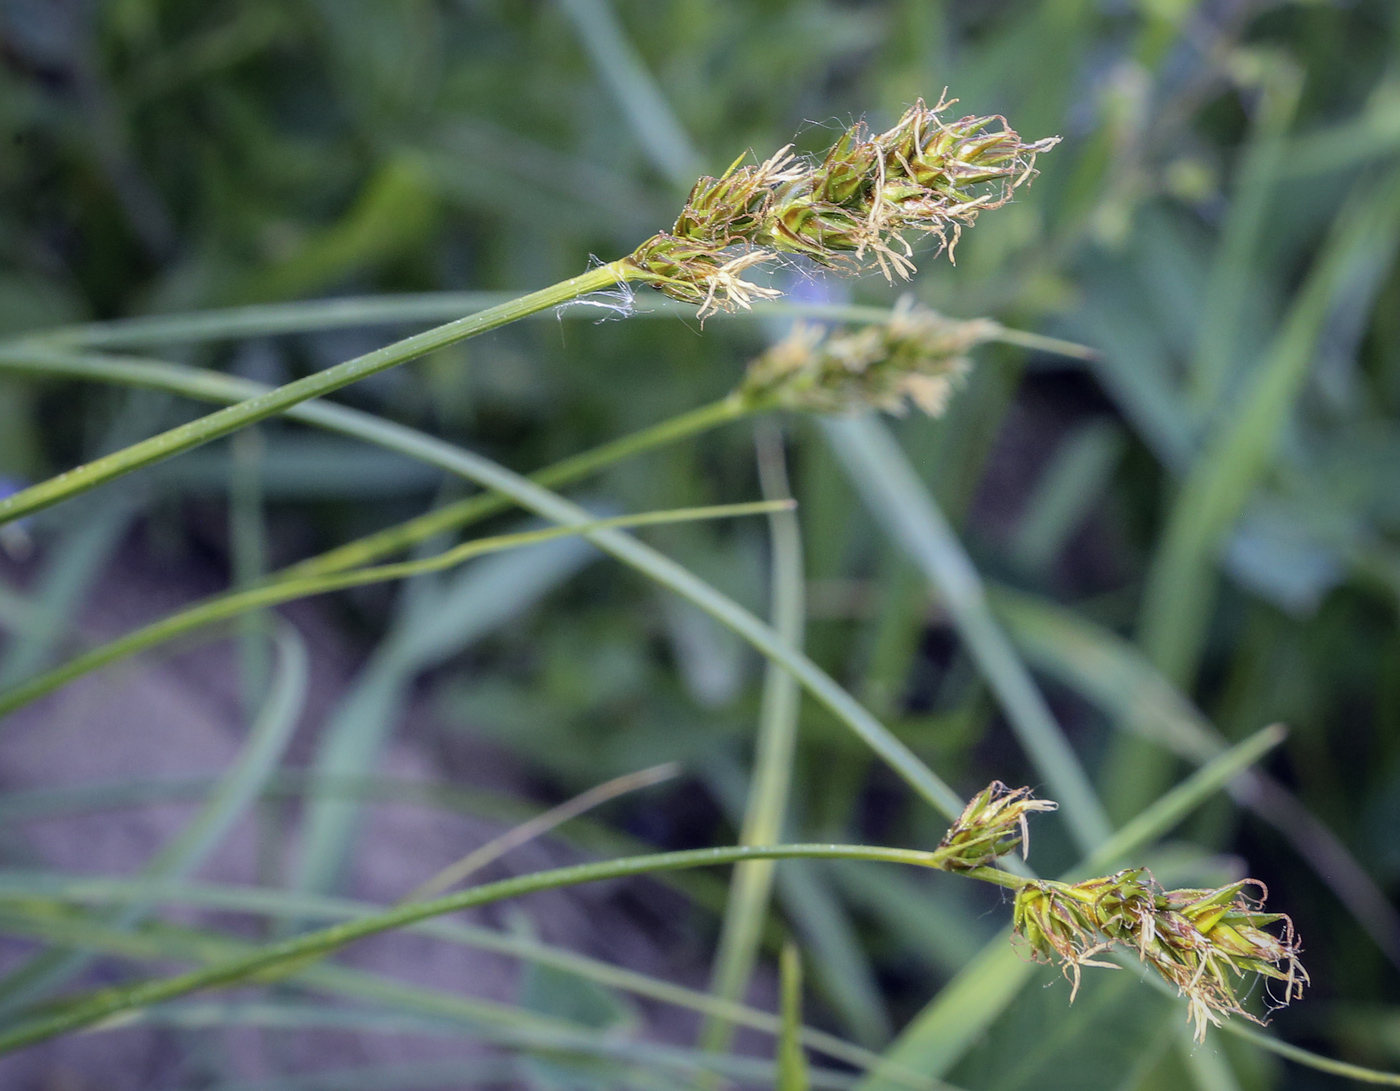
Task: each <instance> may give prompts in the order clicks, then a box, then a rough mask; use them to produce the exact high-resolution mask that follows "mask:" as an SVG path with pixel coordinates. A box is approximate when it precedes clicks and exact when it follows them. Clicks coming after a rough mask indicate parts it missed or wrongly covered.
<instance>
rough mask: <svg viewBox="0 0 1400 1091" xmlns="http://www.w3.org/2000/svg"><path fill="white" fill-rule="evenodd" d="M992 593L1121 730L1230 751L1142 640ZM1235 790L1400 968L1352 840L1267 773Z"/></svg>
mask: <svg viewBox="0 0 1400 1091" xmlns="http://www.w3.org/2000/svg"><path fill="white" fill-rule="evenodd" d="M988 591H989V594H990V601H991V603H992V606H993V609H995V610H996V612H997V614H998V615H999V616H1000V617H1001V619H1002V621H1003V622H1004V623H1005V624H1006V626H1007V629H1008V631H1009V632H1010V633H1011V637H1012V639H1013V640H1015V641H1016V643H1017V645H1018V646H1019V647H1020V648H1021V650H1022V652H1023V653H1024V654H1025V655H1026V657H1027V658H1028V659H1030V661H1031V662H1032V663H1033V664H1034V665H1035V666H1036V667H1037V668H1039V669H1040V670H1042V671H1045V672H1046V673H1048V674H1050V675H1051V676H1052V677H1054V678H1056V679H1058V680H1059V681H1060V682H1062V683H1063V684H1064V685H1066V686H1069V687H1070V688H1071V689H1073V690H1075V691H1076V692H1078V693H1080V694H1081V695H1083V696H1084V697H1085V698H1087V699H1088V700H1090V701H1092V702H1093V703H1094V704H1095V705H1097V706H1098V707H1099V708H1100V709H1102V710H1103V712H1104V713H1105V714H1106V715H1107V716H1108V717H1109V720H1110V722H1111V723H1112V724H1113V725H1114V726H1115V727H1117V728H1119V729H1122V730H1127V731H1132V732H1134V733H1135V734H1137V735H1138V736H1140V737H1141V738H1142V739H1144V740H1146V741H1148V742H1151V743H1153V744H1155V745H1156V746H1159V747H1161V748H1163V749H1165V750H1167V751H1168V752H1170V753H1173V754H1176V755H1177V756H1178V757H1182V758H1185V759H1186V760H1188V761H1191V762H1193V763H1195V764H1197V765H1200V764H1202V763H1203V762H1207V761H1209V760H1211V759H1212V758H1213V757H1215V756H1217V755H1219V754H1220V753H1222V752H1223V751H1224V749H1225V747H1226V745H1227V742H1226V740H1225V738H1224V736H1223V735H1221V734H1220V732H1219V731H1218V730H1216V728H1215V727H1214V725H1213V724H1211V723H1210V722H1209V721H1208V720H1207V719H1206V718H1205V716H1204V715H1203V714H1202V713H1201V712H1200V711H1199V710H1198V709H1197V708H1196V707H1195V706H1194V705H1193V704H1192V703H1191V702H1190V701H1188V700H1187V699H1186V697H1185V696H1183V695H1182V693H1181V691H1180V690H1178V689H1177V688H1176V687H1175V686H1173V685H1172V684H1171V683H1170V682H1168V681H1167V680H1166V679H1165V678H1164V677H1163V676H1162V675H1161V674H1160V673H1159V672H1158V671H1157V669H1156V668H1155V667H1153V666H1152V664H1151V663H1149V662H1148V661H1147V658H1146V657H1145V656H1144V655H1143V653H1142V652H1141V651H1140V650H1139V649H1138V648H1137V647H1136V646H1135V645H1133V644H1131V643H1130V642H1128V641H1127V640H1124V639H1123V638H1122V637H1120V636H1118V635H1117V634H1116V633H1113V632H1111V631H1109V630H1107V629H1104V628H1102V627H1100V626H1098V625H1095V624H1093V623H1092V622H1090V621H1087V620H1085V619H1084V618H1082V617H1080V616H1078V615H1077V614H1075V613H1073V612H1072V611H1069V610H1067V609H1065V608H1064V607H1061V606H1058V605H1056V604H1055V603H1052V602H1050V601H1049V600H1043V599H1038V598H1036V597H1034V596H1031V595H1027V594H1025V593H1024V592H1020V591H1014V590H1012V589H1010V588H1006V587H1000V586H995V585H993V586H991V587H989V588H988ZM1229 791H1230V794H1231V796H1232V797H1233V798H1234V799H1235V801H1236V802H1238V803H1239V804H1240V805H1242V806H1244V807H1248V808H1249V809H1250V810H1251V811H1253V812H1254V813H1255V814H1257V815H1258V816H1259V817H1260V818H1262V819H1263V820H1264V821H1266V822H1268V823H1269V824H1270V825H1272V826H1273V827H1274V828H1275V829H1277V830H1278V831H1279V832H1280V833H1282V834H1283V835H1284V836H1285V837H1286V838H1287V839H1288V840H1289V842H1290V843H1291V844H1292V845H1293V847H1294V849H1295V850H1296V851H1297V852H1298V854H1299V856H1300V857H1301V858H1302V859H1303V860H1304V861H1306V862H1307V864H1308V866H1309V867H1311V868H1312V869H1313V871H1314V872H1315V873H1316V874H1317V876H1318V877H1319V878H1320V879H1321V880H1322V881H1323V882H1325V883H1326V884H1327V885H1328V887H1330V888H1331V890H1332V891H1333V893H1335V894H1336V895H1337V897H1338V899H1339V900H1340V901H1341V902H1342V903H1343V904H1344V905H1345V906H1346V907H1347V909H1348V910H1350V911H1351V913H1352V915H1353V916H1355V917H1356V919H1357V921H1358V922H1359V923H1360V924H1361V926H1362V927H1363V928H1364V929H1365V930H1366V932H1367V934H1368V935H1369V936H1370V937H1371V938H1372V939H1373V940H1374V941H1375V943H1376V946H1377V947H1378V948H1379V949H1380V950H1381V951H1382V952H1384V953H1385V955H1386V957H1388V958H1389V959H1390V960H1391V962H1392V963H1394V964H1396V965H1400V913H1397V912H1396V910H1395V908H1394V907H1393V906H1392V905H1391V904H1390V902H1389V900H1388V899H1387V898H1386V896H1385V894H1384V892H1383V891H1381V889H1380V888H1379V887H1378V886H1377V885H1376V882H1375V880H1374V879H1372V878H1371V876H1370V874H1369V873H1368V872H1367V870H1366V868H1364V867H1363V866H1362V865H1361V863H1360V862H1359V861H1358V860H1357V859H1356V857H1355V856H1354V855H1353V854H1352V852H1351V850H1350V849H1349V848H1348V847H1347V846H1346V844H1345V843H1344V842H1343V841H1342V840H1341V839H1340V838H1339V837H1337V835H1336V834H1335V833H1333V832H1332V831H1331V829H1330V828H1328V827H1327V826H1326V825H1325V824H1323V823H1322V822H1321V821H1320V820H1318V818H1317V817H1316V816H1314V815H1313V814H1312V813H1311V812H1310V811H1308V809H1307V808H1306V807H1304V806H1303V805H1302V803H1300V802H1299V801H1298V799H1297V797H1296V796H1295V795H1293V793H1291V792H1289V791H1288V790H1287V789H1286V788H1284V787H1283V786H1282V785H1281V784H1279V783H1278V782H1277V781H1275V780H1273V779H1272V778H1270V777H1268V776H1266V775H1264V774H1262V773H1257V772H1256V773H1247V774H1245V775H1244V776H1242V777H1240V778H1239V779H1238V780H1236V781H1234V782H1232V783H1231V784H1230V785H1229Z"/></svg>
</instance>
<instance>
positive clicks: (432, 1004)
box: [0, 906, 851, 1087]
mask: <svg viewBox="0 0 1400 1091" xmlns="http://www.w3.org/2000/svg"><path fill="white" fill-rule="evenodd" d="M0 924H3V926H4V927H5V928H7V929H9V930H11V931H14V932H16V933H18V934H21V935H29V936H33V937H36V938H45V939H49V940H52V941H55V942H59V943H65V944H70V945H83V946H85V947H88V948H90V949H92V950H93V951H101V952H104V953H107V954H115V955H118V956H121V957H127V958H133V959H160V960H166V959H169V958H170V957H172V956H173V957H176V958H179V959H181V960H185V961H195V962H200V963H210V962H214V961H217V960H220V959H230V958H236V957H238V955H239V952H242V951H247V950H250V949H252V945H250V944H248V943H247V942H246V941H242V940H235V939H233V938H231V937H227V936H223V935H218V934H214V933H209V932H202V931H197V930H194V929H188V928H181V927H176V926H171V925H161V926H157V927H155V928H152V929H149V930H147V931H145V932H141V933H133V932H118V931H115V930H112V929H108V928H103V927H95V926H93V925H92V924H91V923H89V922H87V921H85V920H84V919H83V918H81V917H76V916H72V915H71V914H62V913H53V912H51V911H46V910H45V909H44V908H43V907H42V906H32V907H29V910H28V911H26V912H16V911H11V910H0ZM298 974H299V977H300V979H301V980H303V982H304V983H305V984H307V985H309V986H311V987H313V988H315V989H317V990H318V991H324V992H328V993H332V994H334V995H338V996H341V997H344V998H349V999H353V1000H356V1001H359V1002H361V1003H367V1004H372V1005H375V1006H377V1007H378V1008H379V1009H381V1010H385V1009H387V1010H388V1011H390V1012H392V1013H395V1015H396V1016H397V1019H402V1017H403V1016H404V1015H408V1016H410V1017H417V1018H418V1019H420V1020H435V1021H439V1022H440V1023H443V1024H446V1025H447V1026H448V1027H455V1028H456V1030H457V1031H458V1033H461V1032H463V1031H466V1032H467V1033H469V1034H470V1035H471V1036H472V1037H474V1038H479V1039H481V1040H482V1041H485V1042H489V1043H494V1044H497V1045H499V1046H503V1047H506V1048H511V1049H517V1050H522V1051H525V1052H527V1053H536V1052H542V1053H545V1054H554V1055H559V1054H562V1055H565V1056H568V1055H578V1056H581V1057H594V1058H598V1059H600V1060H616V1061H619V1062H623V1063H627V1064H636V1065H641V1066H645V1067H655V1068H658V1069H661V1070H662V1071H668V1070H669V1071H673V1072H684V1073H688V1074H703V1073H706V1072H717V1073H719V1074H722V1075H729V1076H739V1077H750V1078H755V1079H762V1080H770V1081H771V1079H772V1078H773V1075H774V1073H775V1066H774V1065H773V1064H772V1063H770V1062H750V1061H748V1060H746V1059H741V1058H733V1057H726V1056H710V1055H706V1054H701V1053H698V1052H696V1051H693V1050H683V1049H676V1048H674V1047H667V1046H661V1045H656V1044H654V1043H650V1042H642V1041H635V1040H633V1041H628V1040H625V1039H619V1038H617V1037H616V1036H614V1035H611V1034H605V1033H604V1034H600V1033H598V1032H596V1031H592V1030H589V1029H587V1028H583V1027H580V1026H578V1025H577V1024H574V1023H571V1022H568V1021H566V1020H563V1019H557V1018H553V1017H550V1016H546V1015H541V1014H538V1013H536V1012H532V1011H529V1010H528V1009H525V1008H521V1007H518V1006H515V1005H511V1004H503V1003H500V1002H497V1001H493V1000H486V999H483V998H480V997H469V996H461V995H458V994H455V993H446V992H441V991H437V990H433V989H427V988H423V987H420V986H415V985H410V984H406V983H403V982H399V981H395V980H393V979H390V978H386V977H382V976H379V975H376V974H372V973H367V972H364V971H360V970H354V969H350V968H348V967H344V966H335V965H321V966H312V967H304V968H300V969H299V971H298ZM111 991H112V990H98V992H96V993H92V994H84V995H83V996H79V997H74V998H70V999H68V1000H66V1001H64V1002H62V1003H60V1004H56V1005H51V1006H49V1007H47V1008H46V1009H45V1010H46V1011H47V1012H49V1013H50V1014H49V1016H48V1017H50V1018H62V1017H63V1016H64V1014H66V1013H71V1012H72V1011H74V1010H77V1009H79V1008H81V1006H82V1005H83V1004H84V1003H87V1002H89V1001H88V999H87V998H88V997H96V998H102V997H105V996H108V995H110V993H111ZM142 1010H143V1011H144V1010H150V1009H149V1008H143V1009H142ZM132 1014H138V1013H132ZM127 1020H128V1014H127V1013H125V1012H124V1013H123V1014H122V1015H121V1016H119V1017H118V1018H115V1019H109V1020H105V1021H103V1023H102V1024H101V1025H100V1026H99V1027H98V1028H96V1029H118V1028H120V1027H123V1026H126V1025H128V1022H127ZM363 1025H364V1024H362V1026H363ZM365 1029H370V1027H365ZM401 1029H402V1028H401V1025H399V1024H398V1022H397V1020H396V1023H395V1025H393V1026H392V1028H391V1032H399V1031H400V1030H401ZM818 1071H819V1074H820V1075H819V1078H820V1085H821V1086H835V1087H846V1086H849V1084H850V1082H851V1081H850V1080H849V1078H845V1079H840V1078H835V1077H834V1076H833V1075H832V1073H831V1072H830V1071H829V1070H825V1069H822V1070H818Z"/></svg>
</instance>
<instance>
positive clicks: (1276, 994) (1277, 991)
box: [937, 782, 1308, 1041]
mask: <svg viewBox="0 0 1400 1091" xmlns="http://www.w3.org/2000/svg"><path fill="white" fill-rule="evenodd" d="M1054 807H1055V805H1054V804H1053V803H1050V802H1049V801H1047V800H1037V799H1033V798H1032V797H1031V794H1030V790H1029V789H1028V788H1018V789H1015V790H1012V789H1009V788H1007V787H1006V785H1004V784H1002V783H1000V782H994V783H993V784H992V785H990V786H989V787H988V788H986V789H984V790H983V791H982V792H980V793H979V794H978V795H977V796H975V797H974V798H973V800H972V802H971V803H969V804H968V805H967V808H966V809H965V810H964V811H963V813H962V814H961V815H960V816H959V817H958V820H957V821H956V822H954V823H953V825H952V827H951V828H950V829H949V830H948V833H947V834H946V835H945V836H944V838H943V840H942V842H941V843H940V844H939V847H938V850H937V855H938V856H939V857H940V859H939V862H938V864H937V866H938V867H940V868H943V869H944V870H947V871H959V872H964V873H967V874H971V875H972V876H973V877H976V878H983V879H992V880H995V881H997V882H999V883H1001V884H1002V885H1011V886H1016V887H1017V890H1016V902H1015V909H1014V913H1013V918H1012V926H1013V929H1014V931H1015V933H1016V935H1017V936H1018V937H1019V939H1020V940H1021V941H1022V942H1023V943H1024V944H1025V946H1026V948H1027V949H1028V951H1029V953H1030V956H1031V957H1032V958H1034V959H1035V960H1036V961H1038V962H1057V963H1059V965H1060V968H1061V970H1062V971H1063V972H1064V975H1065V977H1066V978H1067V979H1068V980H1069V982H1070V984H1071V990H1070V1000H1071V1001H1073V999H1074V997H1075V996H1076V995H1077V994H1078V992H1079V984H1080V977H1081V971H1082V969H1083V968H1084V967H1086V966H1099V967H1103V968H1106V969H1118V966H1117V965H1116V964H1115V963H1112V962H1106V961H1104V960H1103V958H1102V957H1101V956H1103V955H1106V954H1108V953H1110V952H1112V951H1114V950H1124V951H1131V952H1133V953H1134V954H1136V955H1137V957H1138V958H1139V959H1141V960H1142V962H1144V963H1145V964H1146V965H1147V966H1149V967H1151V968H1152V969H1153V970H1155V971H1156V972H1157V973H1158V974H1160V975H1161V976H1162V978H1163V979H1164V980H1166V981H1167V983H1168V984H1170V985H1172V986H1174V987H1175V988H1176V990H1177V992H1178V994H1179V995H1181V996H1183V997H1184V998H1185V999H1186V1001H1187V1006H1188V1015H1189V1019H1190V1021H1191V1023H1192V1024H1193V1026H1194V1027H1195V1032H1196V1038H1197V1040H1198V1041H1199V1040H1202V1039H1204V1037H1205V1033H1206V1027H1207V1026H1208V1025H1212V1024H1213V1025H1215V1026H1219V1025H1220V1017H1221V1016H1222V1015H1242V1016H1244V1017H1245V1018H1246V1019H1251V1020H1253V1021H1255V1022H1261V1021H1262V1020H1260V1019H1259V1018H1258V1017H1257V1016H1255V1015H1254V1014H1253V1013H1251V1012H1250V1011H1248V1010H1247V1009H1246V1008H1245V1007H1244V1005H1243V1003H1242V1002H1241V993H1240V988H1241V985H1242V984H1244V983H1245V982H1246V981H1247V980H1249V979H1250V978H1259V979H1263V980H1265V982H1266V983H1271V984H1273V986H1274V988H1273V989H1272V990H1271V993H1270V996H1271V1000H1272V1002H1273V1006H1275V1007H1280V1006H1282V1005H1284V1004H1288V1003H1289V1002H1291V1001H1293V1000H1296V999H1298V998H1299V997H1301V996H1302V995H1303V987H1304V986H1305V985H1307V984H1308V973H1307V970H1305V969H1304V968H1303V964H1302V962H1301V961H1300V959H1299V956H1300V955H1301V953H1302V945H1301V944H1300V943H1299V942H1298V937H1297V934H1296V933H1295V932H1294V929H1293V922H1292V921H1291V920H1290V919H1289V918H1288V916H1287V915H1286V914H1283V913H1270V912H1266V911H1265V909H1264V902H1265V901H1266V899H1267V898H1268V891H1267V890H1266V889H1265V887H1264V884H1263V883H1261V882H1259V881H1258V880H1257V879H1243V880H1241V881H1240V882H1237V883H1231V884H1230V885H1228V886H1223V887H1219V888H1217V889H1214V890H1198V889H1185V890H1163V889H1162V888H1161V887H1160V886H1159V885H1158V884H1157V883H1156V881H1155V880H1154V879H1153V878H1152V877H1151V875H1149V874H1148V872H1147V870H1146V869H1145V868H1130V869H1128V870H1125V871H1119V872H1115V873H1114V874H1112V875H1104V876H1100V877H1098V878H1093V879H1085V880H1082V881H1080V882H1075V883H1066V882H1055V881H1053V880H1048V879H1027V880H1024V881H1018V880H1014V879H1012V878H1011V877H1010V876H1008V875H1006V873H1004V872H995V873H993V872H989V871H987V870H986V868H987V866H988V865H990V864H992V863H994V862H995V860H996V859H997V858H998V857H1000V856H1003V855H1005V854H1006V853H1009V852H1011V851H1012V850H1013V849H1015V848H1016V847H1017V846H1018V845H1020V846H1022V847H1023V849H1024V845H1025V840H1026V815H1027V814H1029V813H1031V812H1034V811H1044V810H1053V809H1054ZM979 870H981V874H980V875H979V874H978V872H979ZM1251 892H1253V893H1251ZM1275 925H1281V927H1280V928H1278V929H1277V931H1276V932H1270V931H1267V929H1268V928H1270V927H1272V926H1275Z"/></svg>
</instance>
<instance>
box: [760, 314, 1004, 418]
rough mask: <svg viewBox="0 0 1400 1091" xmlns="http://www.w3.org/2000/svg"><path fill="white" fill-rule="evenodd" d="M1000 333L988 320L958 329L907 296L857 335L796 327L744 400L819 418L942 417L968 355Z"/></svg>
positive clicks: (767, 358)
mask: <svg viewBox="0 0 1400 1091" xmlns="http://www.w3.org/2000/svg"><path fill="white" fill-rule="evenodd" d="M997 329H998V327H997V326H996V324H995V323H994V322H989V321H987V320H985V319H974V320H972V321H969V322H958V321H955V320H953V319H950V318H945V317H943V316H942V315H940V314H938V313H936V312H934V311H931V310H929V309H928V308H926V307H920V306H918V305H917V304H915V303H914V302H913V300H912V299H911V298H909V297H908V296H906V297H905V298H903V299H901V300H900V301H899V303H898V305H897V306H896V307H895V309H894V313H893V314H892V315H891V316H890V320H889V321H888V322H887V323H879V324H876V325H870V326H866V327H864V328H862V329H860V330H857V331H855V332H853V333H848V332H838V333H831V334H827V333H824V332H823V331H822V330H821V329H820V328H819V327H814V326H808V325H803V324H801V323H799V324H797V325H795V326H794V327H793V330H792V333H791V334H789V335H788V336H787V337H786V338H784V339H783V340H782V341H779V342H778V343H777V344H775V345H774V346H773V347H772V348H770V349H769V350H768V351H767V352H765V353H764V354H763V355H762V356H760V357H758V359H756V360H754V361H753V363H752V364H750V365H749V370H748V373H747V374H746V375H745V377H744V381H743V382H742V383H741V384H740V387H739V393H740V395H741V396H742V397H743V398H744V399H745V400H746V401H748V402H749V403H750V404H751V405H754V406H783V407H785V408H788V409H798V410H804V411H808V412H815V413H840V412H848V411H851V410H855V409H862V408H875V409H881V410H884V411H885V412H888V413H899V414H902V413H903V412H904V410H905V405H906V402H912V403H913V404H914V405H916V406H918V407H919V408H920V409H921V410H923V411H924V412H925V413H927V414H928V415H929V416H931V417H937V416H940V415H942V413H943V410H944V409H945V408H946V406H947V404H948V399H949V398H950V397H951V396H952V393H953V389H954V387H955V385H956V384H957V382H958V381H959V380H960V379H962V377H963V376H964V375H965V374H966V373H967V371H968V368H969V367H970V364H969V362H968V359H967V353H968V351H969V350H971V349H972V347H973V346H974V345H978V344H980V343H982V342H984V341H987V340H990V339H991V338H992V337H994V336H995V335H996V332H997Z"/></svg>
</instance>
